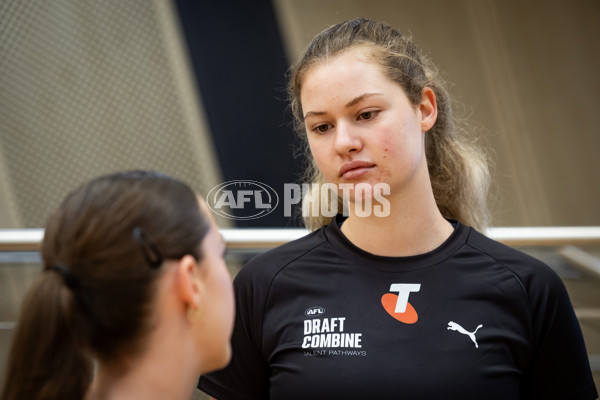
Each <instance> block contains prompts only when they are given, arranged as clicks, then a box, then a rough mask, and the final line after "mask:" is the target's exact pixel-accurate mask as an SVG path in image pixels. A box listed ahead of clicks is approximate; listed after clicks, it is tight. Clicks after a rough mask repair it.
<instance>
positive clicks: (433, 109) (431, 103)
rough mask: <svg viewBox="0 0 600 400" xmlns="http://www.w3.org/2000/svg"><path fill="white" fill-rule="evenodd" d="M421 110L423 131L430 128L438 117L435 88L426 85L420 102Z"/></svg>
mask: <svg viewBox="0 0 600 400" xmlns="http://www.w3.org/2000/svg"><path fill="white" fill-rule="evenodd" d="M419 111H421V132H427V131H428V130H430V129H431V128H432V127H433V125H434V124H435V121H436V119H437V102H436V99H435V93H434V92H433V89H431V88H430V87H428V86H426V87H425V88H424V89H423V92H422V94H421V103H420V104H419Z"/></svg>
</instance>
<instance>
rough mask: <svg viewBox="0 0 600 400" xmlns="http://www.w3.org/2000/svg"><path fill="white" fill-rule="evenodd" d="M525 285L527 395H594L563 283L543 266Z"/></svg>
mask: <svg viewBox="0 0 600 400" xmlns="http://www.w3.org/2000/svg"><path fill="white" fill-rule="evenodd" d="M524 284H525V285H526V286H527V287H526V290H527V292H528V294H529V299H530V304H531V307H532V328H533V335H534V337H533V345H534V354H533V361H532V364H531V366H530V368H529V369H528V371H527V372H526V375H527V377H526V380H525V382H526V387H525V388H524V389H525V392H526V393H528V394H529V396H527V398H532V399H582V400H583V399H595V398H597V392H596V387H595V384H594V381H593V378H592V374H591V370H590V365H589V360H588V357H587V351H586V347H585V343H584V341H583V335H582V333H581V328H580V326H579V322H578V320H577V317H576V316H575V312H574V311H573V306H572V304H571V301H570V299H569V295H568V293H567V290H566V288H565V286H564V284H563V282H562V281H561V280H560V278H559V277H558V275H557V274H556V273H555V272H554V271H552V270H551V269H550V268H548V267H546V266H545V265H544V266H543V268H540V269H538V270H537V271H536V273H535V275H534V276H531V278H530V279H529V280H528V281H526V282H524Z"/></svg>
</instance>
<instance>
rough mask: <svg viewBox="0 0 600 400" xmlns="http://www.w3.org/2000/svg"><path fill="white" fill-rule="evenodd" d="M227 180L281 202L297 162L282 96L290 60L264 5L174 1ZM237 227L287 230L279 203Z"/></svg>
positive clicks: (269, 9) (261, 2)
mask: <svg viewBox="0 0 600 400" xmlns="http://www.w3.org/2000/svg"><path fill="white" fill-rule="evenodd" d="M176 4H177V7H178V10H179V14H180V17H181V21H182V25H183V31H184V34H185V37H186V40H187V44H188V46H189V52H190V55H191V60H192V63H193V68H194V70H195V73H196V76H197V82H198V85H199V91H200V93H201V96H202V99H203V102H204V105H205V107H206V114H207V119H208V122H209V124H210V127H211V130H212V134H213V141H214V143H215V146H216V151H217V156H218V159H219V161H220V164H221V168H222V171H223V175H224V178H225V180H226V181H229V180H237V179H239V180H247V179H251V180H255V181H259V182H262V183H265V184H267V185H269V186H271V187H272V188H273V189H274V190H275V191H276V192H277V193H278V194H279V196H280V201H282V200H283V199H282V197H283V184H284V183H286V182H296V181H297V180H298V176H299V173H300V164H301V161H300V160H297V159H294V147H295V146H296V147H297V145H298V141H297V139H296V138H295V135H294V133H293V129H292V124H291V116H290V115H289V113H288V112H287V111H286V108H287V105H288V103H287V101H286V94H285V86H286V72H287V69H288V62H287V60H286V57H285V53H284V48H283V44H282V39H281V37H280V33H279V29H278V27H277V21H276V19H275V14H274V10H273V8H272V5H271V3H270V1H269V0H256V1H242V0H235V1H192V0H176ZM237 225H238V226H290V220H289V218H286V217H284V215H283V205H282V204H280V205H279V207H278V209H277V210H276V212H273V213H271V214H269V215H267V216H265V217H262V218H258V219H253V220H248V221H237Z"/></svg>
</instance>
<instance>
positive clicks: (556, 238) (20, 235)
mask: <svg viewBox="0 0 600 400" xmlns="http://www.w3.org/2000/svg"><path fill="white" fill-rule="evenodd" d="M220 231H221V234H222V235H223V238H224V239H225V243H226V244H227V248H228V249H269V248H272V247H276V246H279V245H281V244H284V243H287V242H289V241H291V240H294V239H298V238H300V237H302V236H304V235H306V234H307V233H308V231H307V230H306V229H298V228H291V229H271V228H264V229H263V228H240V229H230V228H228V229H220ZM486 234H487V235H488V236H489V237H491V238H492V239H495V240H498V241H499V242H502V243H505V244H507V245H510V246H567V245H571V246H579V245H589V244H597V245H600V226H569V227H495V228H490V229H488V230H487V232H486ZM43 237H44V230H43V229H0V252H2V251H4V252H10V251H38V250H39V248H40V243H41V241H42V239H43Z"/></svg>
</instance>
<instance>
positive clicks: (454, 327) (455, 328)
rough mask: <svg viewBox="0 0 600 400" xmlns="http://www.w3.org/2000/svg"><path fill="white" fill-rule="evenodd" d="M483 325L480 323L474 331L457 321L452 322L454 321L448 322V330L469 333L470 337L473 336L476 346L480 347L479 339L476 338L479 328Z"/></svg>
mask: <svg viewBox="0 0 600 400" xmlns="http://www.w3.org/2000/svg"><path fill="white" fill-rule="evenodd" d="M482 327H483V325H481V324H479V325H477V328H475V330H474V331H473V332H469V331H467V330H466V329H465V328H463V327H462V326H460V325H459V324H457V323H456V322H452V321H450V322H448V330H452V331H457V332H458V333H462V334H463V335H467V336H468V337H470V338H471V340H472V341H473V343H475V348H477V349H478V348H479V345H478V344H477V339H476V338H475V334H476V333H477V331H478V330H479V328H482Z"/></svg>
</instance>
